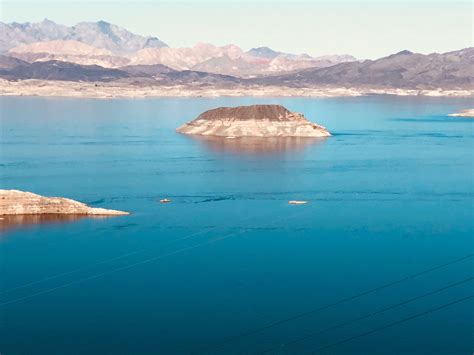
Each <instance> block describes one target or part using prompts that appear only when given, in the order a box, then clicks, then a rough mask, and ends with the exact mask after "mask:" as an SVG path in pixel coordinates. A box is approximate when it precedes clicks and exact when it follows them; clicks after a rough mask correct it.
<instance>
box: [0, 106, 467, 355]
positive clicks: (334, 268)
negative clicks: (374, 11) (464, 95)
mask: <svg viewBox="0 0 474 355" xmlns="http://www.w3.org/2000/svg"><path fill="white" fill-rule="evenodd" d="M257 102H259V103H280V104H283V105H285V106H287V107H288V108H289V109H291V110H294V111H298V112H302V113H304V114H305V115H306V116H307V117H308V118H310V119H312V120H314V121H316V122H318V123H321V124H323V125H325V126H326V127H328V128H329V129H330V131H331V132H333V133H334V137H331V138H329V139H326V140H322V141H321V140H316V141H311V140H284V141H278V140H277V141H270V143H269V144H267V145H264V144H262V142H260V141H239V140H199V139H194V138H190V137H186V136H182V135H179V134H176V133H175V132H174V129H175V128H176V127H177V126H179V125H180V124H182V123H183V122H185V121H187V120H189V119H192V118H194V117H195V116H196V115H198V114H199V113H200V112H202V111H204V110H206V109H209V108H213V107H216V106H222V105H228V106H235V105H241V104H251V103H257ZM0 105H1V106H0V107H1V127H0V128H1V133H0V138H1V142H0V143H1V145H0V158H1V160H0V177H1V180H0V182H1V188H15V189H21V190H27V191H33V192H36V193H40V194H43V195H49V196H66V197H70V198H74V199H77V200H80V201H84V202H87V203H89V204H91V205H94V206H96V207H106V208H114V209H121V210H126V211H130V212H132V214H131V215H130V216H125V217H115V218H107V219H88V218H83V219H79V220H69V221H68V220H58V219H40V220H38V219H36V220H32V219H25V220H14V221H10V220H2V221H0V222H2V223H1V224H0V225H1V228H2V230H1V233H2V234H1V238H0V268H1V269H0V270H1V278H0V353H1V354H2V355H5V354H141V353H154V354H158V353H160V354H175V353H179V354H188V353H196V354H254V353H261V352H263V351H265V350H268V353H282V354H283V353H286V354H306V353H311V352H315V351H316V353H322V354H472V351H473V343H472V334H473V331H474V328H473V324H474V319H473V317H474V316H473V307H474V302H473V300H472V299H465V298H466V297H469V296H471V295H472V294H474V282H473V281H472V279H470V278H472V277H473V274H474V272H473V266H474V264H473V259H474V258H472V257H469V256H472V253H473V239H472V238H473V234H474V233H473V232H474V216H473V210H474V208H473V207H474V206H473V197H474V177H473V174H474V169H473V164H474V162H473V160H474V157H473V154H474V153H473V152H474V124H473V121H472V120H469V119H464V118H453V117H447V116H446V114H448V113H451V112H455V111H457V110H459V109H464V108H468V107H471V106H472V102H470V101H469V100H466V99H435V98H394V97H366V98H337V99H303V98H301V99H294V98H288V99H254V98H220V99H156V100H113V101H107V100H102V101H101V100H75V99H40V98H1V100H0ZM164 197H167V198H170V199H172V200H173V202H172V203H171V204H166V205H164V204H160V203H159V202H158V200H159V199H160V198H164ZM290 199H304V200H309V201H310V203H309V204H307V205H304V206H290V205H288V204H287V201H288V200H290ZM465 256H467V258H465V259H462V260H458V259H459V258H462V257H465ZM450 262H452V263H450ZM446 263H450V264H449V265H445V264H446ZM424 271H426V272H424ZM308 311H312V312H311V313H307V314H304V313H306V312H308ZM303 314H304V315H303ZM370 314H372V316H369V315H370ZM418 315H419V316H418ZM411 318H412V319H411ZM362 335H364V336H362Z"/></svg>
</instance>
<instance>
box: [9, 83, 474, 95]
mask: <svg viewBox="0 0 474 355" xmlns="http://www.w3.org/2000/svg"><path fill="white" fill-rule="evenodd" d="M368 95H396V96H423V97H474V90H442V89H390V88H345V87H319V88H317V87H314V88H310V87H307V88H292V87H282V86H237V87H233V88H213V87H193V86H189V85H174V86H147V87H145V86H132V85H124V84H122V85H121V83H117V82H109V83H104V82H71V81H53V80H36V79H28V80H21V81H8V80H0V96H16V97H19V96H29V97H67V98H95V99H124V98H160V97H243V96H254V97H318V98H324V97H358V96H368Z"/></svg>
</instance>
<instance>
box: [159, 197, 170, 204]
mask: <svg viewBox="0 0 474 355" xmlns="http://www.w3.org/2000/svg"><path fill="white" fill-rule="evenodd" d="M160 202H161V203H170V202H171V200H170V199H168V198H163V199H161V200H160Z"/></svg>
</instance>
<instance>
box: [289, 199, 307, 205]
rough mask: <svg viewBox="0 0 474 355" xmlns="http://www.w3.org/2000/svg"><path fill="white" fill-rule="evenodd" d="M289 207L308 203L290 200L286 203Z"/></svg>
mask: <svg viewBox="0 0 474 355" xmlns="http://www.w3.org/2000/svg"><path fill="white" fill-rule="evenodd" d="M288 203H289V204H290V205H305V204H307V203H308V201H301V200H290V201H288Z"/></svg>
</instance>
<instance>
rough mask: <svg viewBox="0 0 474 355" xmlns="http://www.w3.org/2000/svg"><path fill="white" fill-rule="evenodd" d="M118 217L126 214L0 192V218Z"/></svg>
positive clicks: (77, 203) (58, 200)
mask: <svg viewBox="0 0 474 355" xmlns="http://www.w3.org/2000/svg"><path fill="white" fill-rule="evenodd" d="M40 214H49V215H84V216H118V215H127V214H128V212H123V211H116V210H108V209H104V208H93V207H89V206H87V205H86V204H84V203H82V202H78V201H74V200H71V199H68V198H63V197H44V196H40V195H37V194H34V193H31V192H24V191H18V190H0V216H12V215H40Z"/></svg>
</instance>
